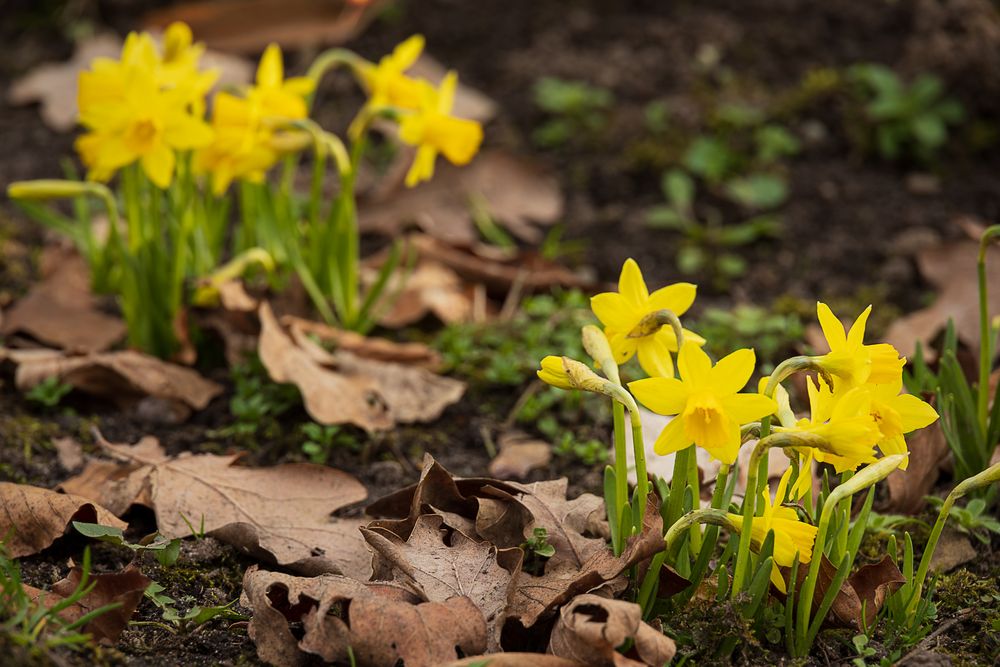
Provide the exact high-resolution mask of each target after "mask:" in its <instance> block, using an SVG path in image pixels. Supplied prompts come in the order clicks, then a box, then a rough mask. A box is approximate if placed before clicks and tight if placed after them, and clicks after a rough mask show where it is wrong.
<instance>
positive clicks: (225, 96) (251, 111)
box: [194, 92, 278, 196]
mask: <svg viewBox="0 0 1000 667" xmlns="http://www.w3.org/2000/svg"><path fill="white" fill-rule="evenodd" d="M212 129H213V130H214V131H215V138H214V139H213V141H212V143H211V144H210V145H208V146H206V147H204V148H203V149H201V150H199V151H198V152H197V153H196V154H195V160H194V168H195V171H196V172H197V173H206V172H207V173H211V175H212V192H213V193H214V194H215V195H216V196H221V195H222V194H223V193H224V192H225V191H226V189H227V188H228V187H229V184H230V183H231V182H232V181H233V180H234V179H240V180H246V181H250V182H251V183H260V182H262V181H263V180H264V174H265V172H266V171H267V170H268V169H270V168H271V166H272V165H273V164H274V163H275V162H276V161H277V159H278V153H277V151H275V150H273V149H272V148H271V145H270V140H271V137H272V133H271V132H270V130H268V129H267V128H265V127H264V126H263V124H262V123H261V122H260V110H259V108H257V109H256V110H255V104H254V103H253V102H251V101H250V100H248V99H246V98H242V97H237V96H235V95H231V94H229V93H222V92H220V93H217V94H216V95H215V100H214V103H213V104H212Z"/></svg>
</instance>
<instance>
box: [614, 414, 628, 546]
mask: <svg viewBox="0 0 1000 667" xmlns="http://www.w3.org/2000/svg"><path fill="white" fill-rule="evenodd" d="M611 403H612V417H613V420H614V429H615V502H616V503H617V507H618V516H616V517H614V521H613V523H612V526H611V530H613V531H616V532H617V533H618V534H619V535H621V536H623V537H627V533H624V531H622V526H621V525H620V524H622V523H624V520H623V519H622V517H623V514H622V512H623V510H624V508H625V505H627V504H628V455H627V454H626V450H625V406H624V405H622V404H621V402H619V401H618V400H616V399H611ZM621 543H622V544H624V540H622V541H621Z"/></svg>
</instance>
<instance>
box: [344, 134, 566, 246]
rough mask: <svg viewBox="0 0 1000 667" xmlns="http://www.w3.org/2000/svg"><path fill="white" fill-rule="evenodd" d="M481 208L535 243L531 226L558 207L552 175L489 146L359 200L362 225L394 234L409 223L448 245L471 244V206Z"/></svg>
mask: <svg viewBox="0 0 1000 667" xmlns="http://www.w3.org/2000/svg"><path fill="white" fill-rule="evenodd" d="M474 205H481V206H483V207H484V208H485V212H486V213H487V214H488V215H489V216H490V217H492V218H493V219H495V220H497V221H498V222H500V223H502V224H503V225H504V226H506V227H507V229H509V230H510V231H511V232H512V233H513V234H514V235H515V236H517V237H518V238H521V239H522V240H524V241H527V242H530V243H539V242H541V240H542V233H541V231H539V229H538V228H537V227H536V226H534V225H535V224H540V225H551V224H553V223H555V222H556V221H557V220H558V219H559V218H560V216H562V213H563V197H562V193H561V192H560V190H559V184H558V182H557V181H556V179H555V177H554V176H553V175H552V174H550V173H549V172H548V171H546V170H545V169H543V168H542V167H540V166H539V165H537V164H535V163H533V162H531V161H530V160H528V159H526V158H523V157H519V156H515V155H513V154H510V153H507V152H504V151H499V150H494V151H487V152H485V153H482V154H480V155H479V156H477V157H476V159H475V160H473V161H472V163H471V164H470V165H468V166H465V167H454V166H452V165H442V166H441V167H440V168H439V170H438V172H437V173H436V174H435V175H434V180H432V181H429V182H427V183H424V184H422V185H420V186H417V187H415V188H403V187H399V188H397V189H395V190H393V191H391V192H389V193H387V194H384V195H383V196H381V197H380V198H379V199H378V200H376V201H371V202H366V203H364V205H362V206H359V207H358V210H359V225H360V227H361V229H363V230H364V231H369V232H377V233H380V234H384V235H386V236H391V237H396V236H398V235H399V234H400V233H401V232H402V231H403V230H404V229H405V228H406V227H407V226H408V225H411V224H412V225H416V226H418V227H419V228H421V229H422V230H423V231H424V232H426V233H427V234H430V235H431V236H433V237H435V238H437V239H440V240H442V241H445V242H447V243H449V244H452V245H473V244H475V243H476V242H477V241H478V240H479V233H478V230H477V228H476V225H475V223H474V222H473V220H472V207H473V206H474Z"/></svg>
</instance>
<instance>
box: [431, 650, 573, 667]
mask: <svg viewBox="0 0 1000 667" xmlns="http://www.w3.org/2000/svg"><path fill="white" fill-rule="evenodd" d="M587 664H588V663H585V662H577V661H576V660H568V659H566V658H560V657H559V656H557V655H546V654H544V653H514V652H511V651H507V652H506V653H494V654H492V655H477V656H473V657H471V658H463V659H462V660H456V661H454V662H449V663H448V664H446V665H444V666H443V667H525V665H531V667H587Z"/></svg>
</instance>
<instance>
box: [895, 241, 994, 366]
mask: <svg viewBox="0 0 1000 667" xmlns="http://www.w3.org/2000/svg"><path fill="white" fill-rule="evenodd" d="M978 254H979V244H978V243H974V242H972V241H958V242H955V243H949V244H946V245H941V246H934V247H931V248H927V249H926V250H924V251H922V252H921V253H920V254H919V255H918V256H917V265H918V267H919V268H920V273H921V275H923V277H924V278H926V279H927V281H928V282H929V283H931V285H933V286H934V287H935V289H936V291H937V298H936V299H935V300H934V303H932V304H931V305H930V306H928V307H927V308H924V309H923V310H918V311H916V312H914V313H910V314H909V315H906V316H905V317H901V318H900V319H898V320H896V321H895V322H893V323H892V326H890V327H889V331H888V332H887V333H886V335H885V340H886V342H889V343H892V344H893V345H894V346H895V347H896V349H897V350H899V351H900V352H901V353H902V354H903V355H905V356H912V355H913V353H914V352H915V351H916V346H917V343H920V344H921V346H922V347H923V349H924V352H925V354H930V353H931V352H932V348H931V343H932V342H933V340H934V338H935V337H936V336H937V335H938V333H939V332H940V331H941V330H942V329H944V328H945V326H946V325H947V324H948V320H949V319H952V320H954V321H955V332H956V333H957V334H958V338H959V340H961V341H962V342H963V343H965V344H966V345H968V346H969V347H971V348H973V349H976V350H978V349H979V293H978V291H977V285H978V276H977V269H976V259H977V256H978ZM986 283H987V285H989V286H991V287H992V288H993V289H991V290H989V292H988V295H989V303H988V304H987V307H988V310H989V312H990V313H993V314H995V313H997V312H1000V289H997V286H1000V249H998V248H996V247H991V248H990V249H989V250H988V251H987V253H986Z"/></svg>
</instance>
